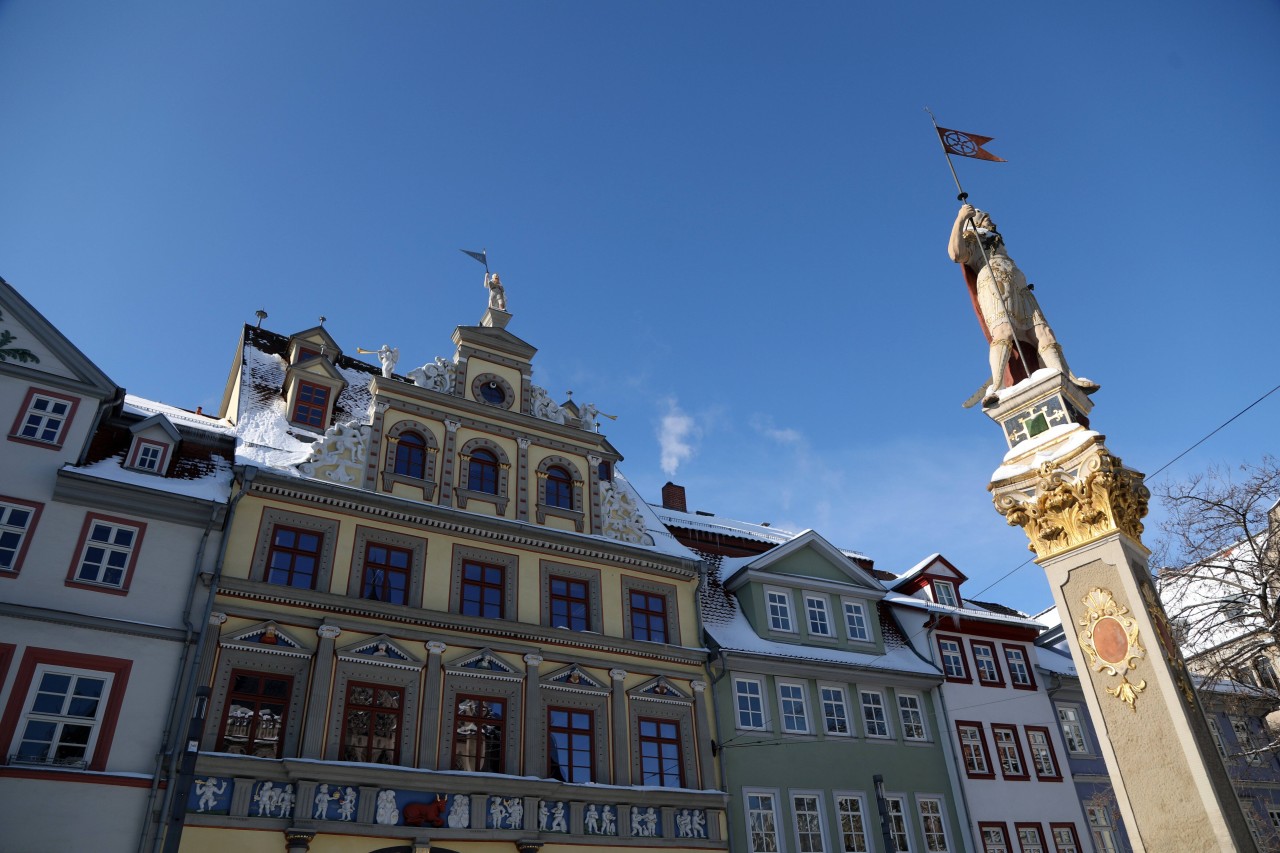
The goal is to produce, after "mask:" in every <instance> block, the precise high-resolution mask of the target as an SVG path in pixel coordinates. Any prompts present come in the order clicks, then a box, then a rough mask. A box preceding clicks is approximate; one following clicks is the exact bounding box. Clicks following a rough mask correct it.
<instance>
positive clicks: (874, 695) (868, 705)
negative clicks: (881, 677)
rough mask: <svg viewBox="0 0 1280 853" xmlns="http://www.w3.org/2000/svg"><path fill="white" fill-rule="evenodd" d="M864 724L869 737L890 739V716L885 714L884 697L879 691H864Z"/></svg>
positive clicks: (862, 693)
mask: <svg viewBox="0 0 1280 853" xmlns="http://www.w3.org/2000/svg"><path fill="white" fill-rule="evenodd" d="M861 696H862V722H863V725H864V726H865V727H866V730H867V737H889V716H888V714H886V713H885V708H884V695H883V694H881V693H880V692H879V691H878V690H863V691H861Z"/></svg>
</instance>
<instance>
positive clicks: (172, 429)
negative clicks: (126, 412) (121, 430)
mask: <svg viewBox="0 0 1280 853" xmlns="http://www.w3.org/2000/svg"><path fill="white" fill-rule="evenodd" d="M152 427H160V429H162V430H164V434H165V435H167V436H169V438H170V439H172V440H173V441H174V443H177V442H179V441H182V436H181V435H180V434H179V433H178V428H177V427H176V426H174V425H173V421H171V420H169V419H168V418H167V417H165V416H164V415H162V414H159V413H157V414H154V415H152V416H151V417H149V418H144V419H143V420H140V421H138V422H137V423H136V424H133V425H132V426H130V427H129V432H131V433H133V434H134V435H137V434H138V433H140V432H144V431H145V430H149V429H151V428H152Z"/></svg>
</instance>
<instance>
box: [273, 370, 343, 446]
mask: <svg viewBox="0 0 1280 853" xmlns="http://www.w3.org/2000/svg"><path fill="white" fill-rule="evenodd" d="M347 384H348V383H347V380H346V377H344V376H343V375H342V374H341V373H339V372H338V369H337V368H336V367H334V366H333V364H332V363H331V362H330V361H329V360H328V359H327V358H310V359H307V360H305V361H302V362H298V363H296V364H291V365H289V369H288V370H286V371H285V374H284V388H283V390H284V396H285V406H286V408H285V417H286V418H287V419H288V420H289V422H290V423H292V424H296V425H297V426H301V427H305V428H306V429H309V430H311V431H312V432H318V433H319V432H324V431H325V429H326V428H327V427H328V426H329V421H330V420H331V419H332V418H333V404H334V401H335V400H336V399H337V398H338V395H339V394H341V393H342V390H343V389H344V388H346V387H347Z"/></svg>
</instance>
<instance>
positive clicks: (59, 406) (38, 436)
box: [9, 388, 80, 448]
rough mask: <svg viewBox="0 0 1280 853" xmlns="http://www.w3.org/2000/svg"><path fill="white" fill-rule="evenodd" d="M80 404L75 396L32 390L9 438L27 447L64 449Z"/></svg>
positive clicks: (28, 393)
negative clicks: (62, 447)
mask: <svg viewBox="0 0 1280 853" xmlns="http://www.w3.org/2000/svg"><path fill="white" fill-rule="evenodd" d="M79 404H80V401H79V400H77V399H76V398H75V397H65V396H63V395H62V394H55V393H54V392H52V391H37V390H36V389H34V388H32V389H31V390H29V391H28V392H27V399H26V400H25V401H24V402H23V404H22V408H21V410H20V411H19V412H18V417H17V419H15V420H14V422H13V429H12V430H11V431H10V433H9V437H10V438H11V439H14V440H15V441H20V442H23V443H24V444H36V445H40V446H43V447H53V448H57V447H61V446H62V443H63V442H64V441H66V438H67V425H68V424H70V423H71V419H72V418H73V417H74V416H75V412H76V407H77V406H79Z"/></svg>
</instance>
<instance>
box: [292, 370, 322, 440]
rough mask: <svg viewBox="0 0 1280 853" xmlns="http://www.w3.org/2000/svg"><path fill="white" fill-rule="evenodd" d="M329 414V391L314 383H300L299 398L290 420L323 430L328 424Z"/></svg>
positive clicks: (294, 405)
mask: <svg viewBox="0 0 1280 853" xmlns="http://www.w3.org/2000/svg"><path fill="white" fill-rule="evenodd" d="M328 413H329V389H328V388H326V387H325V386H323V385H316V384H314V383H312V382H299V383H298V397H297V400H296V401H295V402H294V404H293V417H292V418H290V420H292V421H293V422H294V423H295V424H301V425H302V426H309V427H313V428H315V429H320V430H322V429H324V428H325V425H326V423H327V422H328Z"/></svg>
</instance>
